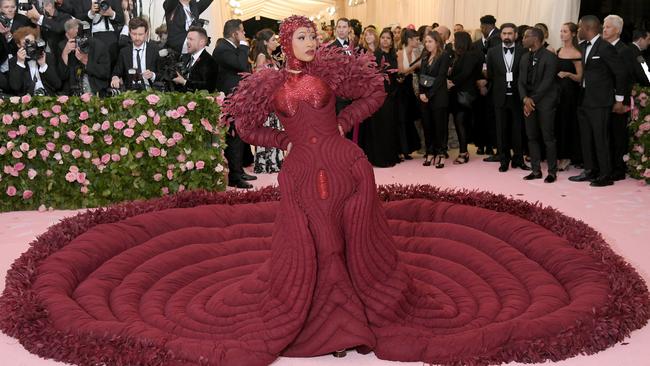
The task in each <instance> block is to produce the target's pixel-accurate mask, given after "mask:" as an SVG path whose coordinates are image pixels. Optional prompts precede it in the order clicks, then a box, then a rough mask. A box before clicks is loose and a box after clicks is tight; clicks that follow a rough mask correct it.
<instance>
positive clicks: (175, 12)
mask: <svg viewBox="0 0 650 366" xmlns="http://www.w3.org/2000/svg"><path fill="white" fill-rule="evenodd" d="M212 1H213V0H201V1H195V0H191V1H190V12H191V13H192V15H193V16H194V19H198V18H199V16H200V15H201V13H203V12H204V11H205V10H206V9H207V8H208V7H209V6H210V4H212ZM163 9H164V10H165V20H166V22H167V46H168V47H170V48H172V49H174V50H175V51H176V52H178V53H181V52H182V50H183V43H184V42H185V38H186V37H187V30H185V20H186V19H187V16H186V14H185V10H184V9H183V5H181V2H180V1H178V0H165V1H164V2H163Z"/></svg>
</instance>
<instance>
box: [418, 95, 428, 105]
mask: <svg viewBox="0 0 650 366" xmlns="http://www.w3.org/2000/svg"><path fill="white" fill-rule="evenodd" d="M420 100H421V101H422V102H424V103H428V102H429V98H427V96H426V95H425V94H420Z"/></svg>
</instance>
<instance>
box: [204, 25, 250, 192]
mask: <svg viewBox="0 0 650 366" xmlns="http://www.w3.org/2000/svg"><path fill="white" fill-rule="evenodd" d="M223 37H224V38H221V39H219V40H218V41H217V46H216V47H215V48H214V52H213V53H212V57H214V59H215V61H216V62H217V64H218V65H219V74H218V75H217V90H219V91H222V92H224V93H225V94H226V95H228V94H230V93H232V91H233V89H234V88H235V87H236V86H237V84H239V81H240V80H241V76H240V75H239V73H242V72H250V64H249V63H248V52H249V50H250V48H249V46H248V43H247V42H246V34H245V33H244V24H243V23H242V21H241V20H239V19H231V20H228V21H227V22H226V23H225V24H224V26H223ZM247 146H248V145H247V144H244V142H243V141H242V140H241V138H240V137H239V135H238V134H237V130H236V129H235V126H234V124H231V125H230V130H229V131H228V133H227V134H226V150H225V151H224V154H225V156H226V159H227V160H228V169H229V171H228V185H229V186H231V187H237V188H246V189H248V188H253V186H252V185H251V184H250V183H248V182H247V181H249V180H255V179H257V177H255V176H254V175H250V174H247V173H246V172H244V165H243V164H244V149H246V148H247Z"/></svg>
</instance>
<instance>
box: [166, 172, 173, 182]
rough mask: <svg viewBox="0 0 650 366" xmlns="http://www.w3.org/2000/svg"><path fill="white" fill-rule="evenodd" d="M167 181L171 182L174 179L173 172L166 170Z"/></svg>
mask: <svg viewBox="0 0 650 366" xmlns="http://www.w3.org/2000/svg"><path fill="white" fill-rule="evenodd" d="M167 179H169V180H172V179H174V172H172V171H171V170H167Z"/></svg>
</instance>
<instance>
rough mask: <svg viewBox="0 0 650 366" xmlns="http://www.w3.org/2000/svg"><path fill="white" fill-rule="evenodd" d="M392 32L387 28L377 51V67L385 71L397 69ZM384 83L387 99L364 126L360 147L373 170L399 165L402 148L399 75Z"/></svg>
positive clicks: (381, 36)
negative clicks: (398, 94)
mask: <svg viewBox="0 0 650 366" xmlns="http://www.w3.org/2000/svg"><path fill="white" fill-rule="evenodd" d="M394 44H395V42H394V41H393V32H392V31H391V29H390V28H384V30H382V31H381V34H380V35H379V47H378V48H377V49H376V50H375V58H376V60H377V65H378V67H380V68H382V69H385V70H396V69H397V53H396V52H395V48H394V46H393V45H394ZM388 77H389V79H388V80H384V90H386V99H385V100H384V104H383V105H382V106H381V108H379V110H378V111H377V112H376V113H375V114H373V115H372V117H370V119H369V120H368V121H366V122H364V123H362V124H361V130H362V133H361V134H360V136H359V137H360V140H359V145H360V146H361V148H362V149H363V151H364V152H365V153H366V156H367V157H368V160H369V161H370V163H371V164H372V165H373V166H376V167H380V168H387V167H391V166H394V165H395V164H397V163H398V162H399V153H400V151H399V146H398V140H397V138H396V136H397V135H398V126H397V118H396V117H397V110H396V103H397V81H396V78H397V74H396V73H395V72H389V73H388Z"/></svg>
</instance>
